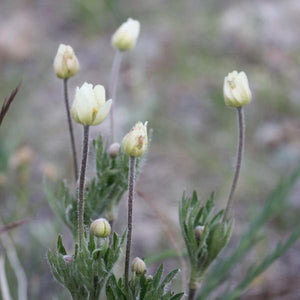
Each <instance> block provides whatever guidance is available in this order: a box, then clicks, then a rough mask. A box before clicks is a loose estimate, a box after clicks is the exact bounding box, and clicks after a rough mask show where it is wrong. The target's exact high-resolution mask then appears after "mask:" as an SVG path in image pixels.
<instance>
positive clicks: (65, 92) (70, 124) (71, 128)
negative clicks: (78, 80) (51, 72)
mask: <svg viewBox="0 0 300 300" xmlns="http://www.w3.org/2000/svg"><path fill="white" fill-rule="evenodd" d="M63 81H64V96H65V97H64V98H65V106H66V112H67V119H68V126H69V134H70V140H71V149H72V155H73V168H74V177H75V180H76V182H77V179H78V163H77V152H76V145H75V137H74V132H73V125H72V119H71V114H70V105H69V96H68V79H67V78H65V79H64V80H63Z"/></svg>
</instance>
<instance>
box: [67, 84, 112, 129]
mask: <svg viewBox="0 0 300 300" xmlns="http://www.w3.org/2000/svg"><path fill="white" fill-rule="evenodd" d="M111 104H112V100H111V99H110V100H108V101H105V89H104V87H103V86H102V85H95V87H93V85H92V84H89V83H86V82H85V83H84V84H83V85H82V86H81V87H80V88H79V87H77V88H76V94H75V99H74V102H73V105H72V108H71V114H72V117H73V119H74V120H75V121H76V122H77V123H80V124H83V125H99V124H100V123H102V122H103V121H104V120H105V118H106V117H107V115H108V113H109V110H110V107H111Z"/></svg>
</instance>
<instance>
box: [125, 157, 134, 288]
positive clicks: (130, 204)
mask: <svg viewBox="0 0 300 300" xmlns="http://www.w3.org/2000/svg"><path fill="white" fill-rule="evenodd" d="M134 182H135V157H133V156H131V157H130V161H129V178H128V229H127V230H128V231H127V245H126V257H125V286H126V289H128V281H129V263H130V248H131V236H132V208H133V197H134Z"/></svg>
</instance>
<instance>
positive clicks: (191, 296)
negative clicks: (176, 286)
mask: <svg viewBox="0 0 300 300" xmlns="http://www.w3.org/2000/svg"><path fill="white" fill-rule="evenodd" d="M197 289H198V282H197V280H196V275H195V271H194V270H193V268H192V270H191V275H190V283H189V294H188V300H194V298H195V296H196V292H197Z"/></svg>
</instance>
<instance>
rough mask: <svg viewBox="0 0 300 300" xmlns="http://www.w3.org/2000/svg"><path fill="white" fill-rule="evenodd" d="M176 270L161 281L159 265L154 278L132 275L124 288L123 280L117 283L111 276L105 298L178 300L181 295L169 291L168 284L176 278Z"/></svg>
mask: <svg viewBox="0 0 300 300" xmlns="http://www.w3.org/2000/svg"><path fill="white" fill-rule="evenodd" d="M177 272H178V270H173V271H171V272H170V273H169V274H168V275H166V277H165V278H164V279H163V280H161V279H162V274H163V266H162V265H160V267H159V268H158V270H157V271H156V273H155V274H154V276H153V277H152V276H147V275H146V274H145V273H144V274H140V275H138V274H135V273H133V274H132V277H131V280H130V281H129V284H128V289H126V286H125V280H124V278H120V279H119V280H118V281H117V279H116V277H115V276H114V275H111V276H110V278H109V280H108V281H107V285H106V297H107V299H108V300H116V299H118V300H133V299H138V300H154V299H155V300H179V299H181V298H182V296H183V293H178V294H175V293H174V292H172V291H171V290H170V289H169V284H170V283H171V281H172V280H173V279H174V277H175V276H176V274H177Z"/></svg>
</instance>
